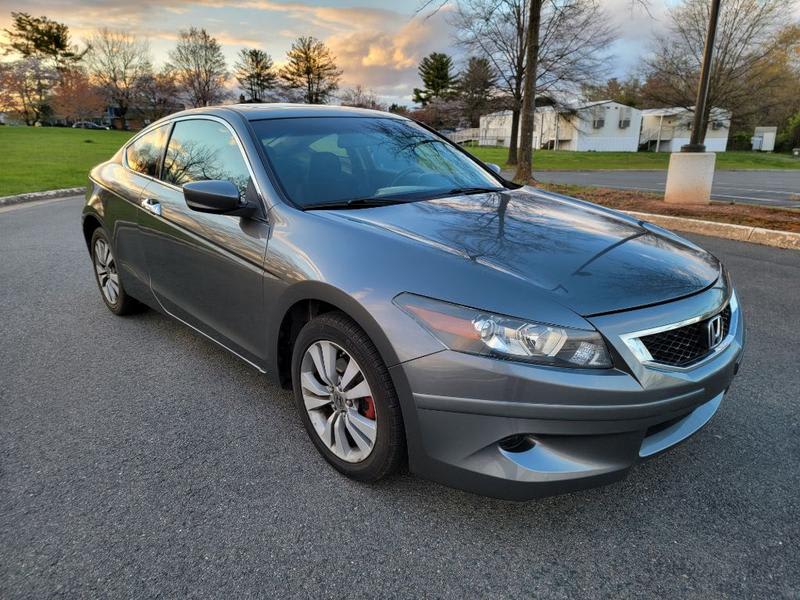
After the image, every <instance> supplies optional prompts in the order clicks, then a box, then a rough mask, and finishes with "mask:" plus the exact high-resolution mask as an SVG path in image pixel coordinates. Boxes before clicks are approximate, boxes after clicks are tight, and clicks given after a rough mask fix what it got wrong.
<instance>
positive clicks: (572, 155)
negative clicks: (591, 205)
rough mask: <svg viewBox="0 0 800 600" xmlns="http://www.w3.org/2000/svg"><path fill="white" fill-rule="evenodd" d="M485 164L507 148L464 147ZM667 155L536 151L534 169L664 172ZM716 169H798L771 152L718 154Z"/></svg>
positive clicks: (795, 162) (502, 156)
mask: <svg viewBox="0 0 800 600" xmlns="http://www.w3.org/2000/svg"><path fill="white" fill-rule="evenodd" d="M467 150H469V151H470V152H472V153H473V154H474V155H475V156H477V157H478V158H480V159H481V160H482V161H484V162H490V163H495V164H498V165H500V166H501V167H505V162H506V158H507V157H508V148H493V147H487V146H471V147H469V148H467ZM668 164H669V153H668V152H658V153H656V152H569V151H566V150H560V151H553V150H536V151H535V152H534V154H533V166H534V169H538V170H542V171H573V170H574V171H593V170H601V169H666V168H667V165H668ZM717 169H720V170H732V169H800V160H799V159H796V158H793V157H792V156H791V155H789V154H773V153H771V152H720V153H719V154H717Z"/></svg>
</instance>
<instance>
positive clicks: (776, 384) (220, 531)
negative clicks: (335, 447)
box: [0, 199, 800, 599]
mask: <svg viewBox="0 0 800 600" xmlns="http://www.w3.org/2000/svg"><path fill="white" fill-rule="evenodd" d="M79 209H80V200H79V199H75V200H67V201H60V202H50V203H46V204H42V205H37V206H34V205H29V206H24V207H18V208H14V209H10V210H4V211H0V314H1V315H2V318H1V319H0V340H2V341H1V342H0V590H2V592H0V596H2V597H3V598H8V599H12V598H23V597H24V598H44V597H67V598H74V597H87V598H93V597H108V598H121V597H156V596H159V597H164V598H177V597H189V596H191V597H217V598H219V597H257V596H268V595H277V594H294V595H300V596H307V597H314V598H322V597H341V596H343V595H345V594H348V595H350V594H352V595H353V596H367V597H375V596H382V597H407V598H417V597H453V598H465V597H475V596H486V597H509V596H515V597H528V596H532V595H540V596H545V597H554V598H579V597H586V598H599V597H609V596H616V597H620V596H626V597H633V596H637V597H647V598H652V597H674V596H681V597H696V598H719V597H760V598H776V597H793V598H796V597H798V595H800V553H798V549H797V540H798V538H800V506H799V503H800V494H799V493H798V489H800V441H799V440H800V417H799V416H800V395H798V393H797V390H798V389H800V370H799V369H798V368H797V364H798V358H797V355H798V341H797V340H798V334H800V326H798V318H797V314H798V302H800V252H794V251H790V250H778V249H772V248H767V247H762V246H756V245H748V244H742V243H735V242H727V241H722V240H716V239H711V238H705V239H700V242H701V243H702V244H704V245H706V246H707V247H708V248H709V249H711V250H713V251H714V252H715V253H717V254H718V255H719V256H721V257H722V258H723V259H724V260H725V261H726V262H727V264H728V265H729V267H730V268H731V270H732V271H733V275H734V278H735V280H736V282H737V283H738V286H739V292H740V296H741V300H742V304H743V305H744V311H745V314H746V318H747V321H748V328H749V348H748V351H747V356H746V360H745V364H744V366H743V369H742V372H741V374H740V377H739V379H738V380H737V382H736V383H735V384H734V387H733V388H732V391H731V394H730V395H729V397H728V399H727V400H726V402H725V403H724V404H723V406H722V408H721V411H720V413H719V414H718V415H717V416H716V417H715V418H714V420H713V421H712V422H711V423H710V425H709V426H708V428H706V429H705V430H704V431H703V432H701V433H700V434H698V435H697V436H695V437H694V438H692V439H691V440H689V441H688V442H687V443H686V444H684V445H682V446H680V447H679V448H676V449H675V450H673V451H672V452H670V453H668V454H666V455H663V456H661V457H659V458H656V459H654V460H652V461H649V462H647V463H644V464H642V465H639V467H638V468H636V469H635V470H634V471H633V472H632V473H631V475H630V477H629V478H628V479H627V480H625V481H624V482H621V483H617V484H614V485H611V486H608V487H605V488H601V489H594V490H589V491H584V492H580V493H574V494H571V495H567V496H561V497H556V498H548V499H544V500H541V501H536V502H530V503H524V504H514V503H507V502H502V501H497V500H492V499H486V498H481V497H478V496H473V495H470V494H467V493H463V492H458V491H454V490H450V489H447V488H445V487H441V486H439V485H436V484H433V483H430V482H427V481H423V480H420V479H417V478H415V477H412V476H409V475H400V476H397V477H395V478H393V479H391V480H389V481H386V482H384V483H382V484H380V485H375V486H368V485H361V484H358V483H354V482H351V481H348V480H346V479H344V478H342V477H341V476H339V475H338V474H336V473H335V472H334V471H333V470H331V469H330V468H329V467H328V466H327V465H326V464H325V463H324V462H323V461H322V459H321V458H320V457H318V455H317V453H316V451H315V450H314V449H313V447H312V445H311V443H310V442H309V441H308V439H307V438H306V434H305V432H304V430H303V428H302V426H301V424H300V421H299V419H298V418H297V415H296V414H295V411H294V408H293V405H292V401H291V398H290V396H289V394H288V393H286V392H284V391H281V390H279V389H278V388H277V387H276V386H275V385H273V384H272V383H270V382H269V381H268V380H266V379H264V378H263V377H262V376H260V375H259V374H258V373H256V372H255V371H254V370H252V369H251V368H249V367H248V366H247V365H245V364H243V363H242V362H240V361H239V360H237V359H236V358H234V357H232V356H230V355H229V354H227V353H226V352H225V351H223V350H221V349H220V348H218V347H217V346H215V345H213V344H212V343H210V342H208V341H206V340H205V339H203V338H201V337H199V336H198V335H195V334H193V333H192V332H191V331H189V330H188V329H186V328H185V327H183V326H181V325H179V324H177V323H175V322H172V321H170V320H169V319H167V318H165V317H162V316H160V315H158V314H156V313H154V312H149V313H145V314H143V315H140V316H136V317H130V318H123V319H120V318H117V317H114V316H113V315H111V314H110V313H109V312H108V311H107V310H106V309H105V307H104V306H103V304H102V302H101V301H100V298H99V296H98V292H97V290H96V288H95V285H94V282H93V281H92V274H91V270H90V264H89V259H88V256H87V253H86V249H85V247H84V244H83V240H82V239H81V236H80V232H79V226H78V212H79ZM698 239H699V238H698Z"/></svg>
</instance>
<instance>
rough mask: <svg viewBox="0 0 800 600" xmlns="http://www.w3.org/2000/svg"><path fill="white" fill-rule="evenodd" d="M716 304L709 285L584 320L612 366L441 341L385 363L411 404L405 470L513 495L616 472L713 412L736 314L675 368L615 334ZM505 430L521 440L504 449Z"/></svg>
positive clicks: (732, 368) (548, 491) (735, 347)
mask: <svg viewBox="0 0 800 600" xmlns="http://www.w3.org/2000/svg"><path fill="white" fill-rule="evenodd" d="M719 304H720V296H719V290H716V289H712V290H708V291H707V292H705V293H703V294H698V295H697V296H694V297H691V298H687V299H683V300H680V301H677V302H672V303H669V304H668V305H662V306H659V307H652V308H648V309H641V310H637V311H628V312H625V313H619V314H616V315H607V316H603V317H598V318H595V319H591V320H592V322H593V323H594V324H595V326H597V328H598V329H599V330H600V331H601V332H602V333H603V334H604V336H605V337H606V340H607V342H608V343H609V346H610V347H611V349H612V352H613V353H614V354H615V365H616V367H617V368H614V369H608V370H592V369H564V368H554V367H542V366H534V365H529V364H523V363H518V362H512V361H504V360H497V359H491V358H486V357H480V356H473V355H468V354H462V353H458V352H453V351H450V350H444V351H441V352H436V353H434V354H430V355H428V356H424V357H421V358H418V359H415V360H412V361H408V362H405V363H403V364H400V365H397V366H395V367H394V368H393V369H392V371H393V375H394V376H395V381H396V382H400V385H399V386H398V390H399V391H400V393H401V396H402V395H405V398H406V401H407V402H409V403H410V405H411V406H413V414H412V415H410V418H409V415H408V411H404V413H405V415H406V429H407V437H408V444H409V462H410V467H411V470H412V471H413V472H415V473H417V474H419V475H421V476H423V477H427V478H429V479H432V480H435V481H438V482H441V483H444V484H446V485H450V486H452V487H457V488H461V489H465V490H469V491H472V492H476V493H480V494H483V495H487V496H494V497H499V498H506V499H512V500H525V499H530V498H534V497H538V496H546V495H552V494H559V493H563V492H568V491H572V490H576V489H582V488H586V487H592V486H595V485H601V484H605V483H609V482H612V481H615V480H618V479H621V478H623V477H624V476H625V475H626V473H627V471H628V470H629V469H630V468H631V467H632V466H633V465H634V464H636V463H637V462H638V461H640V460H642V459H645V458H649V457H651V456H654V455H656V454H658V453H660V452H662V451H664V450H666V449H668V448H670V447H672V446H674V445H676V444H678V443H680V442H681V441H683V440H685V439H687V438H688V437H689V436H691V435H692V434H693V433H695V432H696V431H698V430H699V429H700V428H702V427H703V426H704V425H705V424H706V423H707V422H708V421H709V420H710V419H711V417H712V416H713V415H714V414H715V412H716V411H717V409H718V408H719V406H720V404H721V402H722V400H723V398H724V396H725V394H726V392H727V390H728V388H729V386H730V384H731V382H732V380H733V377H734V375H735V374H736V372H737V371H738V369H739V364H740V361H741V356H742V349H743V345H744V323H743V320H742V317H741V310H736V311H735V313H736V314H735V318H734V319H733V320H732V323H731V329H730V331H729V334H728V336H727V338H726V340H725V345H724V347H723V348H722V349H721V350H720V351H718V352H715V353H713V355H711V356H709V357H708V358H707V359H705V360H703V361H702V362H700V363H698V364H696V365H694V366H692V367H691V368H685V369H678V368H669V367H663V366H659V365H652V364H642V363H641V362H640V361H639V360H638V359H637V358H636V357H635V356H634V355H633V354H632V353H631V351H630V349H629V348H628V346H627V345H626V343H625V341H624V337H625V334H626V333H628V332H631V331H640V330H644V329H648V328H649V327H652V326H659V325H664V324H666V323H669V322H677V321H678V320H680V319H678V318H676V317H677V316H680V315H683V316H685V315H687V314H701V313H703V312H704V311H707V310H708V307H709V306H719ZM512 436H514V437H513V438H512ZM509 438H512V439H520V438H523V439H524V440H526V442H527V443H526V444H524V445H522V447H521V448H509V446H508V445H507V444H506V443H505V442H504V440H508V439H509ZM520 450H521V451H520Z"/></svg>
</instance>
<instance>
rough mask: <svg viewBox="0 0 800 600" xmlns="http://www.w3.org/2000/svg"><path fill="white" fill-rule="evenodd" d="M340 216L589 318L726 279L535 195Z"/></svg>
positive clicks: (638, 232) (625, 228) (657, 239)
mask: <svg viewBox="0 0 800 600" xmlns="http://www.w3.org/2000/svg"><path fill="white" fill-rule="evenodd" d="M326 212H327V211H326ZM330 212H333V211H330ZM335 212H336V213H337V215H338V216H340V217H343V218H346V219H349V220H355V221H358V222H361V223H364V224H367V225H370V226H374V227H379V228H382V229H384V230H387V231H391V232H393V233H395V234H397V235H400V236H404V237H407V238H411V239H413V240H415V241H417V242H420V243H424V244H427V245H430V246H432V247H434V248H438V249H440V250H443V251H446V252H450V253H454V254H458V255H460V256H461V257H463V258H464V259H465V260H469V261H475V262H478V263H480V264H482V265H484V266H485V267H487V268H490V269H495V270H498V271H501V272H504V273H506V274H507V275H509V276H512V277H516V278H520V279H523V280H526V281H528V282H530V283H532V284H534V285H536V286H538V287H539V288H542V289H544V290H549V291H550V292H551V293H552V294H553V295H554V299H555V300H557V301H559V302H560V303H561V304H563V305H566V306H568V307H569V308H570V309H572V310H574V311H575V312H577V313H578V314H580V315H583V316H591V315H595V314H600V313H607V312H614V311H619V310H624V309H630V308H636V307H641V306H646V305H650V304H657V303H660V302H666V301H669V300H674V299H677V298H681V297H684V296H688V295H690V294H694V293H696V292H699V291H701V290H703V289H705V288H706V287H708V286H710V285H711V284H713V283H714V282H715V281H716V280H717V278H718V276H719V273H720V266H719V263H718V261H717V260H716V258H714V257H713V256H712V255H711V254H709V253H707V252H705V251H704V250H702V249H700V248H698V247H696V246H694V245H692V244H690V243H689V242H686V241H683V240H681V239H680V238H678V237H677V236H672V235H669V234H666V233H664V234H660V233H658V232H657V231H656V230H651V229H648V228H646V227H644V226H642V225H641V224H640V223H639V222H637V221H636V220H634V219H631V218H628V217H626V216H624V215H621V214H617V213H614V212H613V211H609V210H606V209H603V208H601V207H596V206H594V205H591V204H588V203H585V202H581V201H578V200H573V199H569V198H565V197H562V196H558V195H553V194H549V193H544V192H539V191H535V190H532V189H531V188H521V189H518V190H512V191H508V192H499V193H486V194H475V195H464V196H455V197H448V198H440V199H434V200H427V201H420V202H411V203H404V204H396V205H390V206H383V207H377V208H370V209H361V210H346V211H335ZM475 285H480V282H479V281H476V282H475Z"/></svg>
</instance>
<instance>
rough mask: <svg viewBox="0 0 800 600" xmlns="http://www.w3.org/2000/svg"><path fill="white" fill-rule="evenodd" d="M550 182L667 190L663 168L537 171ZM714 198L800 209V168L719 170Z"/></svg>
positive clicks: (715, 181)
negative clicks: (792, 169)
mask: <svg viewBox="0 0 800 600" xmlns="http://www.w3.org/2000/svg"><path fill="white" fill-rule="evenodd" d="M534 176H535V177H536V179H538V180H539V181H544V182H547V183H567V184H573V185H591V186H597V187H607V188H615V189H621V190H638V191H642V192H657V193H663V192H664V187H665V185H666V183H667V172H666V171H665V170H662V171H536V173H535V174H534ZM711 197H712V198H713V199H714V200H719V201H720V202H729V203H732V204H761V205H764V206H774V207H783V208H800V171H717V172H716V173H715V174H714V185H713V186H712V188H711Z"/></svg>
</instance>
